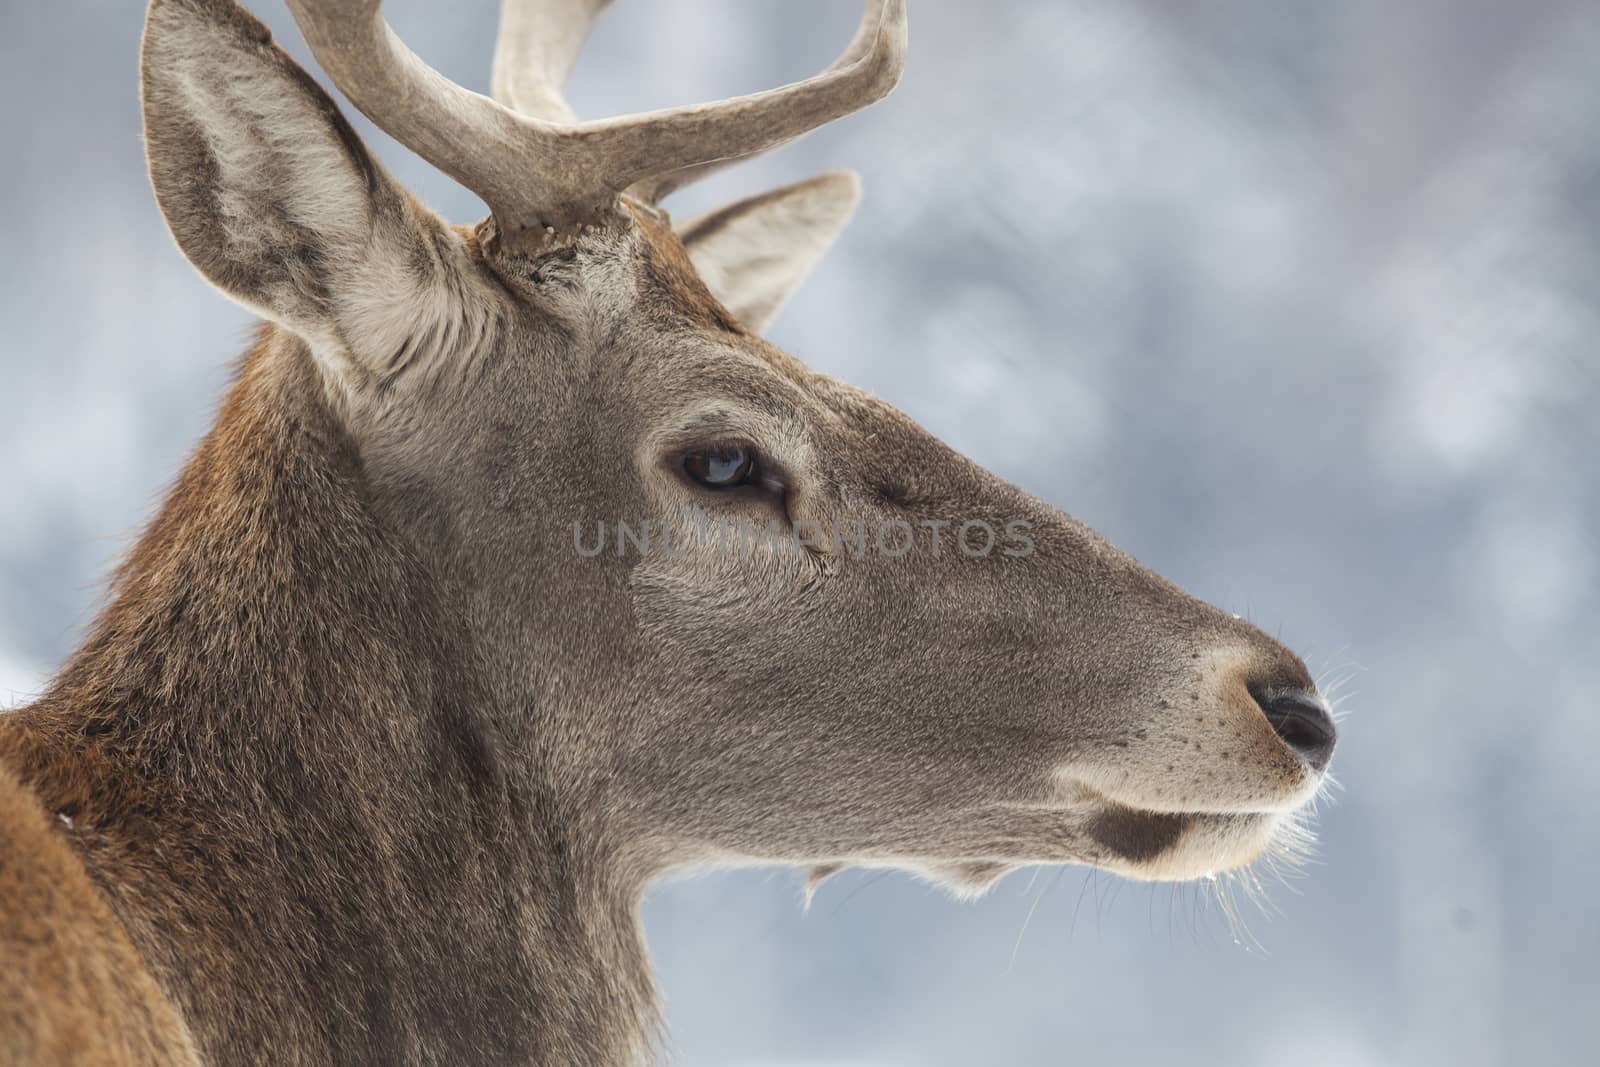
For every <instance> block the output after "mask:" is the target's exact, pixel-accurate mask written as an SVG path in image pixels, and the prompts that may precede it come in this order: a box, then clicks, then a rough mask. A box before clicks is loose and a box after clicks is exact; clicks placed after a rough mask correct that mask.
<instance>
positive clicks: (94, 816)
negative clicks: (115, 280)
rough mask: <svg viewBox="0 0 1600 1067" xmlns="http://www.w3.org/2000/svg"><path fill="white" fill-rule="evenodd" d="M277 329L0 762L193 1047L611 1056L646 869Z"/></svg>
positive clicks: (641, 975) (642, 1018)
mask: <svg viewBox="0 0 1600 1067" xmlns="http://www.w3.org/2000/svg"><path fill="white" fill-rule="evenodd" d="M293 344H295V343H294V342H289V341H287V340H285V339H282V338H281V337H279V338H275V337H274V335H272V334H271V333H270V332H269V334H268V335H266V336H265V337H264V338H263V340H262V342H261V343H260V344H259V345H258V346H257V347H256V349H255V350H254V351H253V352H252V354H251V355H250V356H249V357H247V359H246V361H245V364H244V368H243V372H242V375H241V379H240V381H239V383H238V384H237V385H236V387H235V388H234V390H233V392H232V393H231V395H230V397H229V399H228V400H227V402H226V404H225V405H224V408H223V411H222V414H221V416H220V418H219V421H218V423H217V425H216V427H215V429H214V430H213V431H212V432H211V433H210V434H209V435H208V436H207V438H206V439H205V441H204V442H203V443H202V445H201V446H200V448H199V450H198V452H197V453H196V455H195V456H194V458H193V459H192V460H191V462H190V463H189V465H188V467H187V469H186V471H185V473H184V475H183V476H182V478H181V479H180V481H179V483H178V484H177V486H176V487H175V488H174V490H173V492H172V493H171V495H170V497H169V498H168V500H167V502H166V504H165V506H164V507H163V508H162V510H161V511H160V513H159V515H158V517H157V518H156V519H155V521H154V522H153V523H152V524H151V526H150V527H149V528H148V529H147V530H146V532H145V534H144V535H143V537H142V538H141V539H140V540H139V542H138V544H137V546H136V547H135V549H134V550H133V552H132V553H131V555H130V556H129V558H128V560H127V562H126V563H125V564H124V565H123V566H122V568H121V569H120V571H119V573H118V575H117V577H116V579H115V582H114V584H113V587H112V595H111V598H110V600H109V602H108V606H107V607H106V609H105V610H104V612H103V613H102V615H101V616H100V618H99V620H98V622H97V623H96V625H95V626H94V627H93V628H92V631H91V634H90V636H89V638H88V640H87V641H86V643H85V644H84V645H83V647H82V648H81V649H80V650H79V651H78V652H77V653H76V654H75V655H74V656H73V657H72V658H71V659H70V660H69V661H68V663H67V665H66V666H65V668H64V669H63V671H62V673H61V674H60V675H59V676H58V678H57V679H56V682H55V683H54V685H53V687H52V688H51V690H50V691H49V692H48V693H47V694H46V695H45V697H44V698H42V699H41V701H40V702H39V703H37V704H35V705H33V706H32V707H30V708H27V709H22V710H19V711H18V712H16V713H15V714H13V715H9V716H6V717H5V718H4V719H0V759H4V760H5V761H6V762H7V763H8V764H9V765H10V766H11V767H12V768H13V770H15V771H16V772H17V773H18V774H19V775H20V776H21V777H22V778H23V780H24V781H25V782H27V783H28V784H29V785H31V786H32V788H33V790H34V791H35V793H36V794H37V795H38V796H39V798H40V800H41V801H42V802H43V803H44V804H45V805H46V806H47V807H48V808H49V809H50V810H52V811H53V812H55V813H57V814H58V815H59V816H60V819H59V822H60V825H61V827H62V829H63V832H64V833H66V834H68V836H69V838H70V839H71V840H72V841H73V842H74V844H75V846H76V847H77V850H78V852H79V854H80V855H81V856H82V858H83V860H84V863H85V866H86V868H87V869H88V872H89V874H90V876H91V877H92V878H93V879H94V880H95V881H96V882H97V883H98V884H99V885H100V887H101V889H102V890H103V891H104V893H105V895H106V897H107V899H108V900H109V901H110V903H111V905H112V907H113V910H114V911H115V912H116V913H117V914H118V917H119V918H120V919H121V920H122V922H123V923H124V925H125V926H126V927H127V929H128V932H129V935H130V936H131V937H132V939H133V940H134V942H135V944H136V945H137V946H138V947H139V949H140V951H141V953H142V954H143V955H144V957H145V959H146V961H147V962H148V964H149V965H150V967H151V968H152V970H153V971H154V973H155V974H156V977H157V979H158V981H159V982H160V983H161V984H162V985H163V986H164V987H165V989H166V990H167V992H168V994H169V995H170V996H171V997H172V998H173V999H174V1001H175V1002H176V1003H177V1004H178V1006H179V1008H180V1010H181V1011H182V1012H183V1014H184V1015H185V1016H186V1018H187V1021H188V1023H189V1026H190V1029H191V1030H192V1031H193V1033H194V1034H195V1036H196V1039H197V1041H198V1042H199V1044H200V1046H201V1049H202V1053H203V1054H204V1055H206V1056H207V1058H208V1059H209V1058H212V1057H216V1058H219V1059H227V1058H235V1057H236V1055H237V1054H240V1053H244V1052H247V1051H248V1052H249V1053H250V1054H251V1055H253V1056H255V1057H256V1058H260V1057H261V1055H262V1054H264V1053H269V1052H272V1051H274V1050H276V1051H279V1052H287V1051H288V1050H293V1053H294V1055H292V1056H291V1055H285V1056H284V1057H283V1058H297V1057H301V1056H303V1055H304V1054H305V1053H306V1052H307V1050H310V1051H311V1052H312V1055H311V1056H310V1058H313V1059H327V1060H336V1059H337V1060H347V1059H356V1060H365V1059H375V1060H381V1061H385V1062H390V1061H402V1060H414V1059H417V1058H419V1057H421V1058H434V1057H435V1056H436V1055H437V1054H439V1053H441V1052H453V1053H455V1054H457V1055H458V1057H464V1059H463V1060H462V1061H463V1062H465V1061H467V1060H471V1061H478V1062H481V1061H489V1060H493V1061H499V1060H501V1059H506V1060H513V1059H514V1060H520V1061H523V1062H593V1063H608V1062H623V1061H627V1060H631V1059H634V1058H636V1057H637V1055H638V1054H639V1053H640V1051H641V1049H642V1048H643V1047H644V1045H645V1043H646V1042H647V1041H648V1040H649V1037H650V1035H651V1033H652V1032H653V1028H654V1022H655V1020H654V1018H653V1008H652V1003H653V999H652V996H651V988H650V978H649V973H648V968H647V966H646V963H645V956H644V950H643V946H642V941H641V939H640V934H639V931H638V927H637V918H636V917H637V901H638V896H639V892H640V891H641V890H642V888H643V878H642V877H638V878H635V877H629V876H628V875H627V874H626V872H627V871H628V870H630V869H632V865H630V864H629V863H628V862H627V861H626V860H625V858H624V857H622V856H621V855H620V854H619V853H618V852H616V851H615V850H612V849H610V848H609V846H608V845H607V844H606V841H605V835H604V834H603V833H602V832H599V831H598V830H596V828H594V827H591V826H587V825H586V824H585V816H584V815H583V814H581V812H582V811H583V801H582V798H573V797H569V796H566V795H564V790H563V789H562V788H561V787H560V784H559V783H558V782H557V781H556V780H555V779H554V776H553V775H552V774H551V773H550V771H549V769H548V768H547V767H544V766H541V758H540V757H539V756H538V755H537V752H536V751H534V750H535V749H536V748H537V747H538V746H536V745H531V744H529V743H528V741H527V735H528V731H527V730H526V729H525V728H519V729H516V730H511V729H505V728H502V724H503V723H504V722H505V717H503V716H502V715H501V713H500V709H498V708H497V707H496V706H495V702H494V700H493V699H492V698H491V696H490V692H489V690H490V688H491V687H489V686H486V685H485V684H483V682H482V674H481V671H479V670H478V669H477V667H476V666H475V659H476V655H477V654H476V652H475V642H474V641H473V640H472V638H471V636H470V634H469V633H468V630H467V627H466V626H465V625H464V624H463V623H461V622H460V621H459V616H460V614H461V613H460V612H457V611H454V610H453V609H452V607H451V603H450V601H451V596H450V593H449V591H448V589H447V588H445V583H444V582H442V581H441V580H440V578H439V576H438V574H437V573H436V570H435V569H434V568H431V567H429V566H427V565H426V564H424V563H423V562H421V560H420V559H419V557H418V555H417V554H416V553H415V552H414V551H412V549H411V548H410V547H409V545H408V544H407V542H406V541H405V539H404V538H403V537H401V536H399V535H397V534H396V533H395V532H394V531H392V530H390V529H386V528H385V526H384V525H383V524H382V523H381V522H379V521H378V520H377V519H376V518H375V515H374V511H373V509H372V508H371V507H370V506H369V502H368V500H367V499H366V492H367V490H366V488H365V482H364V478H363V474H362V465H361V458H360V455H359V451H358V450H357V449H356V448H355V446H354V445H353V444H352V442H351V441H350V440H349V439H348V438H347V437H346V436H345V435H344V433H343V432H342V431H341V430H340V429H339V427H338V423H337V421H336V420H335V419H334V418H333V416H332V413H331V411H330V409H329V406H328V401H327V399H326V397H325V396H324V393H323V391H322V386H321V383H320V381H319V380H318V379H317V374H316V371H315V368H314V367H312V366H311V365H310V363H309V355H307V354H305V353H304V351H303V350H301V351H300V352H299V353H298V354H296V353H294V352H286V351H284V349H285V348H287V347H289V346H291V345H293ZM296 355H298V356H299V357H303V358H295V357H296ZM523 713H524V715H525V714H526V709H523ZM574 801H576V803H574ZM447 1058H448V1057H447Z"/></svg>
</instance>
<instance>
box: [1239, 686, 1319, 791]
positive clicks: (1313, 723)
mask: <svg viewBox="0 0 1600 1067" xmlns="http://www.w3.org/2000/svg"><path fill="white" fill-rule="evenodd" d="M1252 695H1253V696H1254V697H1255V698H1256V703H1257V704H1260V705H1261V710H1262V711H1263V712H1265V713H1266V716H1267V721H1268V722H1269V723H1271V724H1272V729H1273V732H1274V733H1276V734H1277V735H1278V736H1279V737H1281V738H1283V743H1284V744H1286V745H1288V746H1289V747H1290V748H1292V749H1294V750H1295V753H1296V754H1297V755H1298V756H1299V757H1300V758H1301V759H1303V760H1305V761H1306V762H1307V763H1309V764H1310V765H1311V767H1312V769H1313V770H1318V771H1320V770H1322V768H1324V767H1326V766H1327V765H1328V760H1330V759H1332V758H1333V746H1334V743H1335V742H1336V741H1337V740H1338V731H1336V730H1335V729H1334V727H1333V716H1331V715H1329V714H1328V709H1327V706H1326V705H1324V704H1323V703H1322V701H1321V700H1319V699H1317V698H1316V697H1315V696H1312V695H1311V694H1310V693H1303V692H1301V691H1299V690H1294V689H1291V690H1289V691H1287V692H1284V691H1281V690H1280V691H1270V690H1269V691H1267V692H1258V693H1253V694H1252Z"/></svg>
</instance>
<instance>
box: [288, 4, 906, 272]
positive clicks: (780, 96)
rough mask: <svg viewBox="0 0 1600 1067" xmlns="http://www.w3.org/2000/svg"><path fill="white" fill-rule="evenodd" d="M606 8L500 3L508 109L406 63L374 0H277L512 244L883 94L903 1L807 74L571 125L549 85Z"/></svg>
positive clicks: (598, 213) (412, 58)
mask: <svg viewBox="0 0 1600 1067" xmlns="http://www.w3.org/2000/svg"><path fill="white" fill-rule="evenodd" d="M607 2H608V0H542V2H540V0H533V2H531V3H529V4H527V5H524V4H522V3H518V2H517V0H506V5H505V9H504V11H503V15H502V35H501V41H500V43H499V44H498V45H497V47H496V65H497V67H498V68H499V69H498V71H497V73H496V77H495V92H496V95H497V96H499V97H500V98H501V100H503V101H505V104H507V105H512V106H505V105H503V104H501V103H497V102H496V101H494V100H491V99H489V98H488V97H486V96H481V95H479V94H477V93H474V92H471V91H470V90H467V89H464V88H462V87H461V86H459V85H457V84H455V83H454V82H452V81H450V80H449V79H448V78H445V77H444V76H443V75H441V74H439V73H438V72H437V71H435V70H434V69H433V68H431V67H429V66H428V65H427V64H426V63H424V62H423V61H422V60H421V59H419V58H418V57H417V55H416V54H415V53H414V52H412V51H411V50H410V49H409V48H407V47H406V46H405V44H404V42H402V41H401V40H400V39H399V38H398V37H396V36H395V34H394V31H393V30H391V29H390V28H389V24H388V23H387V22H385V21H384V19H383V16H382V14H381V11H380V8H381V6H382V0H288V4H289V8H290V10H291V11H292V12H293V13H294V18H295V22H296V23H298V24H299V26H300V31H301V33H303V34H304V35H305V38H306V43H307V44H309V45H310V46H311V51H312V53H313V54H314V55H315V56H316V57H317V62H318V63H320V64H322V68H323V70H325V71H326V72H327V73H328V76H329V77H330V78H332V79H333V81H334V84H336V85H337V86H338V87H339V88H340V89H341V90H343V92H344V94H345V95H346V96H347V97H349V98H350V100H351V102H352V103H354V104H355V105H356V107H358V108H360V109H361V110H362V112H364V113H365V114H366V116H367V117H368V118H370V119H371V120H372V121H373V122H375V123H377V124H378V125H379V126H381V127H382V128H383V129H385V130H387V131H388V132H389V133H390V134H391V135H392V136H393V137H394V138H395V139H396V140H398V141H400V142H401V143H402V144H404V145H405V146H406V147H408V148H410V149H411V150H412V151H414V152H416V153H417V154H418V155H420V156H422V157H423V158H424V159H426V160H427V161H428V162H430V163H432V164H433V165H434V166H436V167H438V168H439V169H440V170H442V171H444V172H445V173H446V174H448V175H450V176H451V177H452V178H455V179H456V180H457V181H459V182H461V184H463V185H465V186H466V187H467V188H469V189H471V190H472V191H473V192H475V193H477V194H478V195H479V196H480V197H482V198H483V200H484V202H485V203H487V204H488V205H489V210H490V211H492V212H493V213H494V217H495V222H496V223H497V225H498V227H499V231H500V235H501V240H502V241H503V242H504V243H505V244H506V245H507V247H509V248H511V249H513V250H517V251H527V250H530V249H532V248H535V247H537V246H538V245H540V244H542V243H543V242H544V241H545V240H546V237H547V236H548V235H549V234H555V233H563V232H568V231H570V230H572V229H574V228H576V227H578V226H580V225H583V224H586V223H590V222H597V221H601V220H603V219H604V218H606V217H608V216H609V215H610V214H611V213H612V212H613V211H614V210H615V208H616V205H617V200H618V198H619V197H620V196H621V195H622V194H623V193H624V192H625V191H628V190H634V195H639V196H641V197H648V199H649V200H650V201H652V202H653V201H654V199H656V198H658V197H660V196H662V195H664V194H665V192H666V191H668V190H670V189H672V188H676V187H677V186H678V185H681V184H683V183H684V181H686V180H688V179H689V178H692V177H696V176H698V175H699V174H702V173H706V172H707V171H708V170H709V169H710V168H713V167H715V166H717V165H719V164H726V163H729V162H733V161H737V160H739V159H743V158H748V157H749V156H752V155H755V154H756V153H758V152H764V151H766V150H767V149H769V148H773V147H776V146H777V145H781V144H784V143H785V142H788V141H792V140H794V139H795V138H796V137H799V136H801V135H802V134H805V133H807V132H809V131H811V130H813V129H816V128H817V127H818V126H821V125H824V124H826V123H828V122H832V121H833V120H834V119H838V118H842V117H844V116H845V115H848V114H851V113H852V112H854V111H858V110H860V109H861V108H864V107H866V106H868V105H869V104H872V103H874V102H876V101H878V100H880V99H882V98H883V97H884V96H886V95H888V93H889V91H890V90H891V89H893V88H894V87H895V85H896V84H897V83H898V82H899V80H900V74H901V72H902V71H903V70H904V68H905V53H906V36H907V33H906V5H905V0H867V13H866V16H865V18H864V20H863V23H862V26H861V28H860V30H858V31H857V34H856V38H855V40H854V41H853V42H852V43H851V46H850V48H849V49H847V50H846V52H845V54H844V55H843V56H841V57H840V59H839V60H838V61H837V62H836V63H835V64H834V65H833V66H832V67H829V68H828V69H827V70H825V71H823V72H822V73H821V74H818V75H817V76H815V77H813V78H808V79H806V80H805V81H801V82H796V83H794V84H793V85H786V86H784V87H782V88H780V89H770V90H768V91H766V92H761V93H754V94H752V95H750V96H741V97H735V98H734V99H731V100H723V101H719V102H717V103H712V104H700V105H696V106H693V107H682V108H672V109H670V110H666V111H653V112H649V113H647V114H643V115H629V116H624V117H621V118H614V119H605V120H602V121H599V122H587V123H572V122H570V121H568V120H567V119H566V116H569V115H570V114H571V111H570V110H569V109H568V108H567V106H566V103H565V101H563V100H562V99H561V94H560V88H561V85H562V84H563V83H564V81H565V78H566V75H567V74H568V73H569V72H570V71H571V68H572V64H573V62H574V60H575V59H576V56H577V53H578V49H579V47H580V46H581V45H582V43H583V38H584V37H585V36H586V34H587V33H588V28H589V26H590V25H592V23H593V21H594V18H595V17H596V16H597V15H598V14H599V12H600V11H601V10H602V9H603V8H604V7H605V6H606V3H607ZM524 108H525V109H526V113H522V112H523V110H524ZM661 175H665V176H666V177H665V178H658V176H661ZM652 179H655V180H652Z"/></svg>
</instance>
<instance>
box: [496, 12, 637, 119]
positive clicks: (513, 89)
mask: <svg viewBox="0 0 1600 1067" xmlns="http://www.w3.org/2000/svg"><path fill="white" fill-rule="evenodd" d="M610 6H611V0H545V2H544V3H542V4H541V3H525V2H524V0H505V3H504V4H503V5H501V8H500V37H499V39H498V40H497V41H496V42H495V47H494V72H493V74H492V75H491V76H490V78H489V83H490V85H491V87H492V92H493V93H494V98H495V99H496V100H498V101H500V102H501V103H502V104H504V105H505V106H506V107H508V108H510V109H511V110H512V111H520V112H522V113H523V114H524V115H531V116H532V117H534V118H537V119H544V120H545V121H546V122H557V123H564V124H567V125H572V124H573V123H576V122H577V121H578V116H576V115H574V114H573V113H572V108H570V107H568V106H567V101H566V98H565V97H564V96H562V89H563V87H564V86H565V85H566V84H567V78H568V76H569V75H571V74H572V67H573V64H575V63H576V62H577V61H578V53H579V52H580V51H582V50H583V42H584V41H586V40H587V39H588V37H589V30H590V28H591V27H593V26H594V20H595V19H597V18H599V17H600V12H602V11H604V10H605V9H606V8H608V7H610Z"/></svg>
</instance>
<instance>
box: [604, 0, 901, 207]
mask: <svg viewBox="0 0 1600 1067" xmlns="http://www.w3.org/2000/svg"><path fill="white" fill-rule="evenodd" d="M887 7H888V5H887V4H883V3H879V2H878V0H867V11H866V14H865V15H864V16H862V19H861V24H860V25H859V26H858V27H856V35H855V37H853V38H852V39H851V41H850V45H849V47H848V48H846V49H845V50H844V51H843V52H842V53H840V55H839V58H838V59H836V60H834V61H833V65H832V66H831V67H829V68H828V69H827V70H826V71H824V73H825V74H831V73H833V72H834V71H838V70H843V69H844V68H846V67H849V66H851V65H852V64H855V63H858V62H860V61H861V60H862V58H863V57H865V56H866V55H867V53H868V52H869V51H871V49H872V47H873V45H874V44H875V43H876V42H877V40H878V32H879V30H880V29H881V27H882V26H883V17H884V12H885V9H886V8H887ZM900 20H901V27H900V32H901V33H902V34H903V33H904V22H905V13H904V11H903V10H902V11H901V14H900ZM903 48H904V45H903V44H902V54H901V60H900V61H901V62H902V63H903V62H904V52H903ZM872 102H873V101H870V100H869V101H866V102H865V103H863V104H862V106H863V107H865V106H867V104H870V103H872ZM777 147H780V145H770V146H768V147H766V148H762V149H758V150H756V151H753V152H745V153H742V154H740V155H737V156H730V157H728V158H727V159H715V160H712V161H710V162H708V163H700V164H697V165H695V166H692V167H684V168H682V169H681V170H676V171H671V172H668V173H665V174H660V175H657V176H655V177H651V178H646V179H645V180H644V181H641V182H638V183H636V184H635V185H634V186H633V188H631V189H629V190H628V192H629V194H631V195H632V196H635V197H637V198H638V199H639V200H642V201H644V202H645V203H647V204H658V203H660V202H661V201H662V200H665V199H666V198H667V197H668V196H671V195H672V194H673V193H675V192H677V191H678V190H679V189H682V188H683V187H684V186H686V185H691V184H693V183H694V182H697V181H699V180H700V179H702V178H708V177H710V176H711V175H713V174H715V173H717V172H718V171H720V170H725V169H727V168H728V167H733V166H737V165H738V164H740V163H744V162H746V161H748V160H751V159H754V158H755V157H756V156H759V155H763V154H764V153H766V152H770V151H771V150H772V149H773V148H777Z"/></svg>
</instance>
